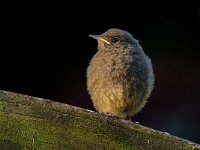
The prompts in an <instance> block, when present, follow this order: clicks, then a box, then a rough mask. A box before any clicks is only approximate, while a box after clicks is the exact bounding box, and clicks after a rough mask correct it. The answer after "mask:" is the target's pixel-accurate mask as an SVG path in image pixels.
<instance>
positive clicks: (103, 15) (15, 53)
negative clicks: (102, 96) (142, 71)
mask: <svg viewBox="0 0 200 150" xmlns="http://www.w3.org/2000/svg"><path fill="white" fill-rule="evenodd" d="M0 7H1V9H0V10H1V15H0V22H1V23H0V52H1V58H0V63H1V72H0V89H2V90H8V91H13V92H17V93H22V94H28V95H32V96H37V97H42V98H48V99H52V100H55V101H59V102H63V103H67V104H71V105H75V106H79V107H82V108H87V109H91V110H94V108H93V106H92V103H91V100H90V97H89V95H88V93H87V90H86V69H87V66H88V63H89V61H90V59H91V58H92V56H93V55H94V54H95V52H96V47H97V42H96V41H95V40H93V39H90V38H89V37H88V35H89V34H91V33H94V34H101V33H102V32H104V31H106V30H107V29H109V28H113V27H116V28H120V29H123V30H127V31H129V32H130V33H131V34H133V36H134V37H135V38H136V39H138V40H140V41H141V42H140V43H141V45H142V46H143V49H144V51H145V52H146V53H147V54H148V55H149V56H150V58H151V59H152V62H153V67H154V72H155V75H156V83H155V89H154V91H153V93H152V95H151V97H150V98H149V100H148V103H147V105H146V107H145V108H144V109H143V110H142V111H141V112H140V113H139V114H138V115H137V116H136V117H135V119H134V120H135V121H138V122H140V124H142V125H145V126H148V127H151V128H154V129H158V130H160V131H164V132H169V133H170V134H173V135H177V136H179V137H182V138H185V139H188V140H191V141H194V142H197V143H200V121H199V119H200V44H199V42H200V4H199V2H198V0H196V1H195V0H194V1H187V2H184V1H180V2H179V1H177V2H175V1H173V2H170V1H161V2H152V1H149V2H148V1H132V2H125V1H123V2H120V1H113V2H108V1H94V2H88V4H86V2H85V1H84V2H78V1H73V2H71V3H64V4H61V3H51V2H49V1H40V2H37V1H36V2H34V3H32V4H23V3H15V4H8V5H1V6H0Z"/></svg>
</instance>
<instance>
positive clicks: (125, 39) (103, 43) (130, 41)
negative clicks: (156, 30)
mask: <svg viewBox="0 0 200 150" xmlns="http://www.w3.org/2000/svg"><path fill="white" fill-rule="evenodd" d="M89 36H90V37H92V38H94V39H96V40H97V41H98V49H99V50H109V51H112V50H117V49H119V50H126V49H127V48H129V47H131V46H133V45H137V44H138V43H139V42H138V40H136V39H135V38H133V36H132V35H131V34H130V33H128V32H127V31H123V30H120V29H109V30H108V31H106V32H104V33H103V34H101V35H94V34H91V35H89Z"/></svg>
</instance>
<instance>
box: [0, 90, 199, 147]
mask: <svg viewBox="0 0 200 150" xmlns="http://www.w3.org/2000/svg"><path fill="white" fill-rule="evenodd" d="M0 131H1V132H0V149H1V150H3V149H8V150H12V149H17V150H18V149H19V150H26V149H27V150H29V149H30V150H36V149H37V150H38V149H42V150H45V149H47V150H51V149H52V150H54V149H59V150H65V149H94V148H95V149H116V150H118V149H119V150H123V149H124V150H129V149H131V150H134V149H137V150H140V149H141V150H146V149H148V150H151V149H152V150H153V149H159V150H162V149H170V150H179V149H180V150H193V149H200V146H199V145H198V144H196V143H192V142H190V141H187V140H184V139H181V138H178V137H174V136H171V135H168V134H165V133H162V132H159V131H156V130H153V129H150V128H147V127H143V126H141V125H138V124H134V123H132V122H129V121H125V120H122V119H118V118H115V117H110V116H106V115H103V114H99V113H96V112H90V111H87V110H85V109H81V108H78V107H73V106H70V105H66V104H62V103H58V102H54V101H50V100H45V99H41V98H36V97H30V96H27V95H21V94H16V93H12V92H6V91H0Z"/></svg>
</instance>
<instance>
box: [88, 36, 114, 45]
mask: <svg viewBox="0 0 200 150" xmlns="http://www.w3.org/2000/svg"><path fill="white" fill-rule="evenodd" d="M89 36H90V37H91V38H93V39H96V40H97V41H102V42H106V43H107V44H110V42H108V41H107V40H105V39H104V38H102V37H101V36H100V35H94V34H90V35H89Z"/></svg>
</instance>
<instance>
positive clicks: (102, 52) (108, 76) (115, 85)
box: [86, 28, 155, 119]
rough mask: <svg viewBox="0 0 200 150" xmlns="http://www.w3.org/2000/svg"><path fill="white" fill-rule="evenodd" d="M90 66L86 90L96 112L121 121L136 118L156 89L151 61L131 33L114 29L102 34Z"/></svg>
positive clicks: (95, 37)
mask: <svg viewBox="0 0 200 150" xmlns="http://www.w3.org/2000/svg"><path fill="white" fill-rule="evenodd" d="M89 36H90V37H91V38H93V39H96V40H97V42H98V46H97V52H96V54H95V55H94V56H93V57H92V59H91V60H90V62H89V65H88V67H87V75H86V76H87V77H86V78H87V91H88V93H89V95H90V97H91V100H92V103H93V106H94V108H95V110H96V111H97V112H99V113H104V114H108V115H111V116H116V117H118V118H122V119H130V118H132V117H134V116H135V115H136V114H137V113H138V112H140V111H141V110H142V108H143V107H144V106H145V104H146V102H147V99H148V98H149V97H150V95H151V93H152V90H153V88H154V81H155V78H154V72H153V67H152V63H151V59H150V58H149V57H148V56H147V55H146V54H145V52H144V51H143V49H142V47H141V45H140V43H139V41H138V40H137V39H135V38H134V37H133V36H132V35H131V34H130V33H129V32H127V31H125V30H121V29H118V28H111V29H109V30H107V31H105V32H104V33H102V34H100V35H96V34H90V35H89Z"/></svg>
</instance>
